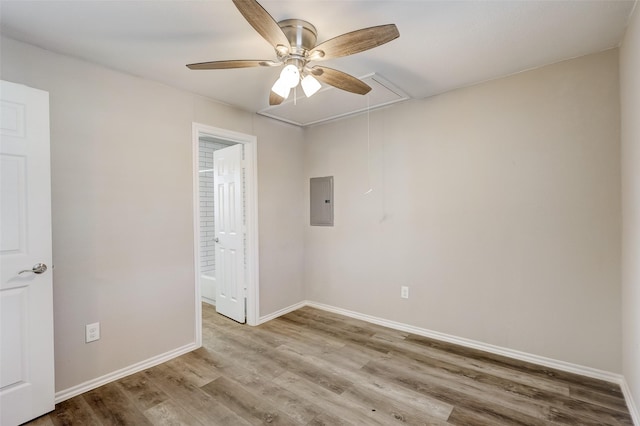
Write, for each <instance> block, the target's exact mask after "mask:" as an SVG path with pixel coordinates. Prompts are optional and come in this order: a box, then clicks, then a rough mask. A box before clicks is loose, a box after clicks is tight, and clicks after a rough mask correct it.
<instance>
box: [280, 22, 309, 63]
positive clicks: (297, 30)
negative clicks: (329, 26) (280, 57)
mask: <svg viewBox="0 0 640 426" xmlns="http://www.w3.org/2000/svg"><path fill="white" fill-rule="evenodd" d="M278 25H279V26H280V28H281V29H282V32H283V33H284V34H285V36H286V37H287V40H289V44H290V45H291V50H290V51H289V56H290V57H292V58H297V59H303V60H304V59H305V57H306V54H307V52H308V51H310V50H311V49H313V48H314V47H315V45H316V41H317V39H318V32H317V31H316V27H314V26H313V25H312V24H311V23H309V22H307V21H303V20H302V19H285V20H283V21H280V22H278Z"/></svg>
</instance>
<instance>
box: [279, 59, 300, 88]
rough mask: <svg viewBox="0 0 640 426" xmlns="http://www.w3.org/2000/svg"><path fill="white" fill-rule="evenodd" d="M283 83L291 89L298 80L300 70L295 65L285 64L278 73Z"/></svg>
mask: <svg viewBox="0 0 640 426" xmlns="http://www.w3.org/2000/svg"><path fill="white" fill-rule="evenodd" d="M279 80H282V82H283V84H286V85H287V86H288V87H289V88H290V89H293V88H294V87H296V86H297V85H298V83H299V82H300V72H299V71H298V67H296V66H295V65H291V64H290V65H287V66H286V67H284V69H283V70H282V72H281V73H280V79H279Z"/></svg>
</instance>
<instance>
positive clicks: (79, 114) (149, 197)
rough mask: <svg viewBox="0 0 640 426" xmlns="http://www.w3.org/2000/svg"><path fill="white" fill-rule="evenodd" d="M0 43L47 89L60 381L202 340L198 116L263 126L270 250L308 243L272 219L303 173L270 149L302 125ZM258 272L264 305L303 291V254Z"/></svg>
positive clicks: (262, 214) (74, 381)
mask: <svg viewBox="0 0 640 426" xmlns="http://www.w3.org/2000/svg"><path fill="white" fill-rule="evenodd" d="M1 52H2V53H1V54H2V57H1V63H2V68H1V77H2V79H5V80H9V81H14V82H18V83H24V84H26V85H29V86H32V87H36V88H39V89H43V90H47V91H49V92H50V111H51V112H50V114H51V159H52V160H51V161H52V204H53V205H52V215H53V241H54V243H53V244H54V246H53V256H54V264H55V272H54V315H55V354H56V390H58V391H60V390H64V389H67V388H69V387H71V386H74V385H78V384H80V383H82V382H85V381H87V380H90V379H93V378H96V377H99V376H101V375H104V374H107V373H110V372H112V371H114V370H117V369H120V368H124V367H127V366H129V365H131V364H134V363H136V362H139V361H143V360H145V359H148V358H150V357H152V356H156V355H159V354H162V353H164V352H167V351H169V350H172V349H175V348H178V347H180V346H183V345H186V344H188V343H190V342H193V341H194V326H193V320H194V315H195V313H194V260H193V255H194V254H193V247H194V243H193V212H192V153H191V149H192V148H191V125H192V122H194V121H196V122H200V123H204V124H209V125H213V126H217V127H222V128H225V129H230V130H235V131H240V132H245V133H249V134H255V135H257V137H258V174H259V184H258V185H259V188H260V192H259V196H260V198H261V200H262V203H261V204H260V210H259V222H260V251H261V257H263V258H264V259H265V260H266V261H267V262H268V261H269V260H270V259H272V258H274V257H275V258H278V256H280V255H282V256H288V255H289V254H290V252H291V251H295V250H296V248H295V247H296V243H295V241H299V243H298V246H299V247H300V248H301V247H302V232H303V226H302V223H301V222H298V223H296V221H295V220H291V221H290V222H288V223H286V224H285V223H283V221H281V220H278V219H274V216H275V215H276V213H277V212H281V211H295V210H296V209H299V206H300V205H301V203H302V196H301V194H300V193H299V192H300V191H298V192H295V191H274V190H273V189H274V188H276V187H278V186H279V185H280V184H281V183H282V176H283V175H288V176H289V177H290V178H291V179H295V180H297V181H298V182H300V181H302V170H301V169H300V166H299V162H295V163H293V164H292V162H289V161H285V159H283V160H282V161H281V160H280V159H278V158H275V156H274V154H273V151H272V150H286V149H288V148H293V151H292V153H291V154H290V156H293V157H295V155H296V151H295V150H296V149H300V148H298V147H299V146H300V144H301V142H302V139H301V136H302V134H301V131H300V130H299V129H295V128H292V127H289V126H281V125H278V124H276V123H275V122H272V121H271V120H259V121H258V122H256V123H255V125H254V116H253V115H252V114H249V113H246V112H242V111H239V110H236V109H233V108H230V107H228V106H225V105H222V104H220V103H216V102H214V101H211V100H207V99H204V98H201V97H198V96H195V95H192V94H190V93H186V92H183V91H179V90H176V89H173V88H170V87H167V86H164V85H161V84H157V83H154V82H150V81H147V80H143V79H140V78H136V77H133V76H130V75H125V74H122V73H118V72H114V71H111V70H107V69H105V68H102V67H99V66H95V65H92V64H89V63H86V62H83V61H80V60H75V59H72V58H69V57H66V56H62V55H58V54H55V53H51V52H47V51H44V50H42V49H39V48H36V47H33V46H30V45H26V44H23V43H19V42H15V41H13V40H10V39H2V49H1ZM292 216H293V215H292ZM285 225H286V226H285ZM294 263H295V262H294ZM281 267H283V268H288V265H281ZM260 279H261V289H260V290H261V300H260V314H261V315H265V314H268V313H270V312H273V311H275V310H277V309H280V308H282V307H284V306H288V305H290V304H291V303H295V302H297V301H299V300H301V299H300V298H299V297H300V295H301V293H302V272H301V269H300V268H299V267H298V268H296V267H295V264H294V267H292V269H291V270H285V271H283V270H275V269H274V268H263V269H262V271H261V274H260ZM274 294H287V295H289V296H288V297H283V298H281V299H279V298H276V297H274ZM296 297H298V299H296ZM94 321H100V323H101V326H102V336H101V340H100V341H99V342H97V343H92V344H85V343H84V324H88V323H91V322H94Z"/></svg>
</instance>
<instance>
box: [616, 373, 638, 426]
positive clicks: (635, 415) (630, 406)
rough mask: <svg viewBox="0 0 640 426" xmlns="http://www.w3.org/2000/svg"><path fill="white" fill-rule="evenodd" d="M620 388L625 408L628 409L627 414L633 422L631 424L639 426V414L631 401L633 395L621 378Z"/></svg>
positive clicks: (632, 400)
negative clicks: (629, 414) (625, 404)
mask: <svg viewBox="0 0 640 426" xmlns="http://www.w3.org/2000/svg"><path fill="white" fill-rule="evenodd" d="M620 388H621V389H622V394H623V395H624V399H625V400H626V401H627V408H628V409H629V413H631V420H633V424H634V425H635V426H640V412H638V407H637V406H636V403H635V401H634V399H633V395H631V389H629V385H628V384H627V381H626V380H625V379H624V378H622V383H620Z"/></svg>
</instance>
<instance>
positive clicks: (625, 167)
mask: <svg viewBox="0 0 640 426" xmlns="http://www.w3.org/2000/svg"><path fill="white" fill-rule="evenodd" d="M620 101H621V105H622V120H621V123H622V332H623V335H622V343H623V349H622V359H623V363H622V368H623V373H624V376H625V378H626V380H627V383H628V384H629V387H630V389H631V392H632V394H633V396H634V402H635V405H636V409H640V12H639V11H638V10H637V8H636V11H635V13H634V15H633V17H632V20H631V24H630V26H629V28H627V33H626V36H625V38H624V41H623V44H622V47H621V49H620ZM637 414H638V413H636V415H637Z"/></svg>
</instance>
